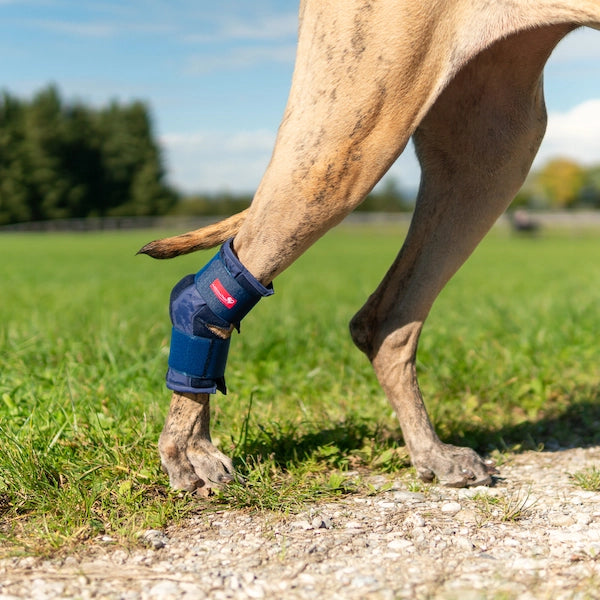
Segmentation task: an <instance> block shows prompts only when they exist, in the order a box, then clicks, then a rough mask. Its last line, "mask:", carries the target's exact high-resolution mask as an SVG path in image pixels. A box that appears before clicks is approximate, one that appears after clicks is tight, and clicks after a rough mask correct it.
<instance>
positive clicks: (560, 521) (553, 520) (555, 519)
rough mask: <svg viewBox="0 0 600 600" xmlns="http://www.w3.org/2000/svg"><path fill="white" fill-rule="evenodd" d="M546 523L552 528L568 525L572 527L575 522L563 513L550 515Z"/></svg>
mask: <svg viewBox="0 0 600 600" xmlns="http://www.w3.org/2000/svg"><path fill="white" fill-rule="evenodd" d="M548 522H549V523H550V525H553V526H554V527H568V526H569V525H573V523H575V520H574V519H573V517H571V516H570V515H565V514H563V513H552V514H551V515H549V516H548Z"/></svg>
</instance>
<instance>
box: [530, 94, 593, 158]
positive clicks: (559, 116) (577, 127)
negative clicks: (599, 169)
mask: <svg viewBox="0 0 600 600" xmlns="http://www.w3.org/2000/svg"><path fill="white" fill-rule="evenodd" d="M556 157H565V158H571V159H573V160H575V161H577V162H579V163H581V164H583V165H592V164H600V99H599V98H597V99H592V100H586V101H585V102H582V103H581V104H578V105H577V106H575V107H573V108H572V109H570V110H568V111H566V112H551V113H550V114H549V115H548V128H547V130H546V136H545V138H544V141H543V142H542V146H541V148H540V150H539V152H538V155H537V157H536V159H535V163H534V169H535V168H539V167H541V166H543V164H544V163H546V162H548V160H551V159H552V158H556Z"/></svg>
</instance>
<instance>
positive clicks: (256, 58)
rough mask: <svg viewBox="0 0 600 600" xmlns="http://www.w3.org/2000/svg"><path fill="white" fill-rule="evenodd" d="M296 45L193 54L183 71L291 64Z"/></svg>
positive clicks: (200, 71) (203, 72)
mask: <svg viewBox="0 0 600 600" xmlns="http://www.w3.org/2000/svg"><path fill="white" fill-rule="evenodd" d="M295 57H296V46H295V45H292V44H289V45H283V46H261V47H250V48H241V47H238V48H231V49H229V50H227V52H226V53H224V54H216V53H214V52H212V53H210V54H206V55H194V56H190V57H188V59H187V62H186V66H185V68H184V70H185V72H186V73H188V74H190V75H201V74H205V73H210V72H213V71H223V70H239V69H248V68H250V67H253V66H255V65H261V64H265V63H271V64H273V63H280V64H293V63H294V59H295Z"/></svg>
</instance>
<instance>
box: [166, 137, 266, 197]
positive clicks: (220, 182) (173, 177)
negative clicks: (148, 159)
mask: <svg viewBox="0 0 600 600" xmlns="http://www.w3.org/2000/svg"><path fill="white" fill-rule="evenodd" d="M161 144H162V147H163V149H164V154H165V158H166V163H167V171H168V178H169V180H170V181H171V182H172V183H173V184H174V185H175V186H176V187H177V188H178V189H180V190H182V191H184V192H186V193H193V192H206V191H216V190H228V191H232V192H252V191H254V190H255V189H256V187H257V186H258V184H259V182H260V179H261V177H262V174H263V173H264V171H265V169H266V167H267V165H268V163H269V159H270V158H271V152H272V149H273V146H274V144H275V133H274V132H272V131H267V130H257V131H241V132H238V133H236V134H233V135H231V134H224V133H220V132H192V133H189V134H180V133H175V134H166V135H164V136H161Z"/></svg>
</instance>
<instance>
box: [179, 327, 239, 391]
mask: <svg viewBox="0 0 600 600" xmlns="http://www.w3.org/2000/svg"><path fill="white" fill-rule="evenodd" d="M229 342H230V338H227V339H221V338H214V339H209V338H205V337H198V336H196V335H188V334H186V333H183V332H182V331H179V330H178V329H175V327H173V329H172V333H171V350H170V353H169V367H171V368H172V369H175V370H176V371H179V372H180V373H183V374H185V375H187V376H189V377H195V378H198V379H215V380H216V379H219V378H221V377H223V376H224V375H225V365H226V364H227V354H228V352H229Z"/></svg>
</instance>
